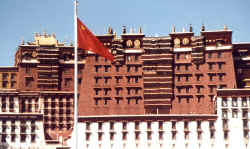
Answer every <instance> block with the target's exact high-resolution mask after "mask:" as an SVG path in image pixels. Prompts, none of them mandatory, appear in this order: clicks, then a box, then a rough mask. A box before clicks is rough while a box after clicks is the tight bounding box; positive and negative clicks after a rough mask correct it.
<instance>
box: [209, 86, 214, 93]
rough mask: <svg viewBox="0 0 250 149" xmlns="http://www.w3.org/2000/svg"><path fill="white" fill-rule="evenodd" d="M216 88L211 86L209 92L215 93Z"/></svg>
mask: <svg viewBox="0 0 250 149" xmlns="http://www.w3.org/2000/svg"><path fill="white" fill-rule="evenodd" d="M213 90H214V87H213V86H212V85H209V92H210V93H213Z"/></svg>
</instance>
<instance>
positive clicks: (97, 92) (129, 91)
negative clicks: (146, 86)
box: [94, 87, 141, 95]
mask: <svg viewBox="0 0 250 149" xmlns="http://www.w3.org/2000/svg"><path fill="white" fill-rule="evenodd" d="M94 92H95V95H100V94H101V93H103V95H110V94H111V92H112V89H111V88H94ZM140 93H141V88H127V95H131V94H133V95H138V94H140ZM115 95H123V88H121V87H118V88H115Z"/></svg>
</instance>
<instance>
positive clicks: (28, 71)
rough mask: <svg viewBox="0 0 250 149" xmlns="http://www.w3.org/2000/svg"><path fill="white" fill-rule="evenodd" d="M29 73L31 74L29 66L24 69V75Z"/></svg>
mask: <svg viewBox="0 0 250 149" xmlns="http://www.w3.org/2000/svg"><path fill="white" fill-rule="evenodd" d="M30 72H31V68H30V67H29V66H26V67H25V73H26V74H30Z"/></svg>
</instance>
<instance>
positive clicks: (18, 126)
mask: <svg viewBox="0 0 250 149" xmlns="http://www.w3.org/2000/svg"><path fill="white" fill-rule="evenodd" d="M97 37H98V38H99V39H100V40H101V42H103V44H104V45H105V46H106V47H108V48H109V49H110V52H111V53H112V54H113V55H114V57H115V61H114V62H110V61H108V60H106V59H105V58H103V57H100V56H98V55H96V54H94V53H92V52H89V51H84V50H80V49H79V55H78V68H79V71H78V78H77V79H78V86H79V88H78V91H79V105H78V107H79V108H78V109H79V110H78V114H79V118H78V121H79V132H80V133H79V136H78V138H81V140H80V141H78V142H79V147H81V148H82V147H84V148H120V147H123V148H131V147H132V148H169V147H170V148H206V147H207V143H208V146H209V148H221V147H222V148H233V147H236V146H237V144H235V143H233V141H232V140H234V139H235V136H237V137H238V139H240V140H241V141H239V144H240V147H241V148H247V147H248V148H249V146H250V145H248V144H249V143H250V142H249V129H250V123H249V117H250V114H249V108H250V100H249V97H250V92H249V89H247V88H249V87H250V76H249V73H248V72H249V70H250V67H249V62H250V59H249V58H250V56H249V53H250V52H249V51H250V43H232V31H231V30H228V29H227V28H226V27H224V29H223V30H217V31H207V30H205V27H204V26H202V29H201V33H200V35H198V36H196V35H195V34H194V33H193V28H192V26H190V27H189V31H183V32H176V31H175V28H174V27H173V28H172V31H171V33H170V34H169V35H168V36H162V37H147V36H145V35H144V34H143V33H142V31H141V29H139V30H138V33H135V32H133V31H131V32H127V31H126V27H124V28H123V30H122V34H121V36H120V37H116V34H115V33H113V30H112V29H111V28H109V29H108V33H107V34H105V35H101V36H97ZM73 51H74V47H73V45H72V44H71V43H70V44H64V43H60V42H58V41H57V40H56V38H55V35H54V34H52V35H47V34H46V33H44V34H42V35H39V34H37V33H36V34H35V36H34V41H33V42H27V43H25V42H22V43H21V44H20V45H19V47H18V50H17V52H16V55H15V65H14V66H13V67H1V68H0V88H1V89H0V111H1V112H0V125H2V127H1V129H0V133H1V136H0V141H1V143H2V145H5V146H9V147H12V148H26V147H27V146H28V147H31V148H60V147H62V146H71V145H72V144H71V143H72V141H73V140H72V130H73V120H74V119H73V118H74V117H73V114H74V113H73V111H74V109H73V107H74V101H73V82H74V78H73V76H74V75H73V74H74V56H75V55H74V52H73ZM248 67H249V68H248ZM226 103H227V104H226ZM229 103H230V104H231V103H232V106H231V105H230V106H229ZM238 124H239V125H240V126H239V127H238ZM207 140H208V141H207Z"/></svg>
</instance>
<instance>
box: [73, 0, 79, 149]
mask: <svg viewBox="0 0 250 149" xmlns="http://www.w3.org/2000/svg"><path fill="white" fill-rule="evenodd" d="M74 6H75V8H74V23H75V24H74V28H75V30H74V31H75V50H74V52H75V58H74V70H75V71H74V128H73V136H72V138H74V140H73V143H74V145H75V146H74V147H73V149H77V145H78V141H77V138H78V136H77V122H78V94H77V90H78V77H77V74H78V62H77V56H78V54H77V0H75V4H74Z"/></svg>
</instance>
